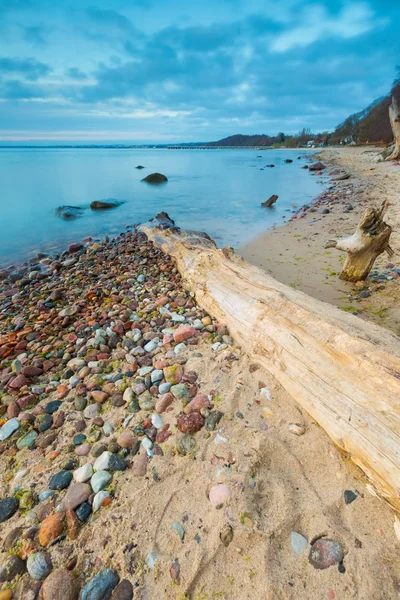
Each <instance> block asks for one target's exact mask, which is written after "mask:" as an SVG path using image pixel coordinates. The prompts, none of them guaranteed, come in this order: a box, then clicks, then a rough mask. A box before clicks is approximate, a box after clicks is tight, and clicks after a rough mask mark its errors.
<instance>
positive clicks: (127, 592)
mask: <svg viewBox="0 0 400 600" xmlns="http://www.w3.org/2000/svg"><path fill="white" fill-rule="evenodd" d="M132 598H133V586H132V584H131V582H130V581H129V580H128V579H123V580H122V581H120V582H119V584H118V585H117V587H116V588H115V589H114V591H113V595H112V596H111V600H132ZM0 600H1V599H0Z"/></svg>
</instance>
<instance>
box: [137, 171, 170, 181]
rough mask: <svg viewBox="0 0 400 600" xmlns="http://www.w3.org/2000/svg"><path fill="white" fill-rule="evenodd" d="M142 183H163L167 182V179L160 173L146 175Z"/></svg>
mask: <svg viewBox="0 0 400 600" xmlns="http://www.w3.org/2000/svg"><path fill="white" fill-rule="evenodd" d="M142 181H146V183H164V182H165V181H168V179H167V177H165V175H163V174H162V173H150V175H147V177H145V178H144V179H142Z"/></svg>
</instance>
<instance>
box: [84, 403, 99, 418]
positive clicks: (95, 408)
mask: <svg viewBox="0 0 400 600" xmlns="http://www.w3.org/2000/svg"><path fill="white" fill-rule="evenodd" d="M99 412H100V407H99V405H98V404H89V406H87V407H86V408H85V409H84V411H83V416H84V417H85V419H95V418H96V417H98V416H99Z"/></svg>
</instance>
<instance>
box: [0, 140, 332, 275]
mask: <svg viewBox="0 0 400 600" xmlns="http://www.w3.org/2000/svg"><path fill="white" fill-rule="evenodd" d="M299 155H300V154H299V152H293V151H274V150H267V151H253V150H158V149H148V150H147V149H146V150H142V149H46V148H40V149H38V148H35V149H18V148H13V149H8V148H0V182H1V192H0V225H1V229H0V268H1V267H5V266H8V265H10V264H13V263H16V262H18V261H20V260H25V259H27V258H29V257H31V256H33V255H34V254H35V253H37V252H38V251H54V250H56V249H57V250H58V249H63V248H64V247H65V246H66V245H67V244H68V243H69V242H72V241H79V240H81V239H82V238H84V237H86V236H89V235H91V236H93V237H96V236H103V235H104V234H110V235H115V234H117V233H120V232H121V231H124V230H125V229H126V226H128V225H132V224H135V223H138V222H143V221H146V220H147V219H149V218H151V217H153V216H154V215H155V214H156V213H158V212H160V211H162V210H164V211H166V212H168V213H169V215H170V216H171V217H172V218H173V219H175V221H176V223H177V225H179V226H181V227H183V228H191V229H199V230H203V231H206V232H207V233H208V234H210V235H211V236H212V237H213V238H214V239H215V241H216V242H217V243H218V245H220V246H225V245H229V246H233V247H235V248H238V247H239V246H240V245H242V244H243V243H245V242H246V241H248V240H249V239H251V238H252V237H254V236H256V235H257V234H259V233H261V232H262V231H263V230H265V229H267V228H269V227H271V226H273V225H276V224H280V223H282V221H283V219H282V217H283V216H284V215H285V216H286V217H289V215H290V212H289V211H290V210H292V206H293V205H296V206H301V205H302V204H304V203H306V202H309V201H310V200H311V199H312V198H313V197H314V196H316V195H317V194H318V193H319V192H320V191H321V184H322V180H321V179H319V178H317V177H312V176H311V175H310V174H309V173H308V171H307V170H306V169H301V168H300V166H301V165H303V164H304V163H305V161H306V155H305V153H303V158H302V159H300V160H297V156H299ZM260 156H261V158H259V157H260ZM286 158H292V159H293V163H291V164H285V162H284V160H285V159H286ZM269 163H274V164H275V165H276V166H275V168H273V169H272V168H266V169H264V170H261V169H262V168H263V167H264V166H265V165H266V164H269ZM138 164H141V165H144V166H145V167H146V168H145V169H142V170H137V169H135V167H136V165H138ZM154 171H158V172H160V173H164V174H165V175H166V176H167V177H168V179H169V181H168V183H166V184H162V185H158V186H155V185H148V184H146V183H144V182H142V181H141V179H142V178H143V177H145V176H146V175H147V174H149V173H152V172H154ZM271 194H278V195H279V200H278V202H277V204H276V205H275V207H274V208H273V209H271V210H268V209H265V208H262V207H261V206H260V204H261V202H262V201H264V200H266V199H267V198H268V197H269V196H270V195H271ZM106 198H116V199H118V200H124V201H125V203H124V204H123V205H122V206H120V207H118V208H115V209H113V210H110V211H104V212H94V211H91V210H90V209H89V208H88V207H89V204H90V203H91V202H92V201H93V200H101V199H106ZM66 204H67V205H78V206H83V207H86V209H85V210H84V211H83V216H82V217H81V218H78V219H75V220H72V221H63V220H61V219H60V218H58V217H57V216H56V215H55V209H56V208H57V207H58V206H61V205H66Z"/></svg>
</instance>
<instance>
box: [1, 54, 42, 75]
mask: <svg viewBox="0 0 400 600" xmlns="http://www.w3.org/2000/svg"><path fill="white" fill-rule="evenodd" d="M50 71H51V67H50V66H49V65H48V64H45V63H42V62H39V61H38V60H36V59H35V58H9V57H3V58H1V57H0V77H1V76H4V75H20V76H22V77H24V78H25V79H29V80H32V81H34V80H35V79H38V78H39V77H43V76H44V75H47V74H48V73H50Z"/></svg>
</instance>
